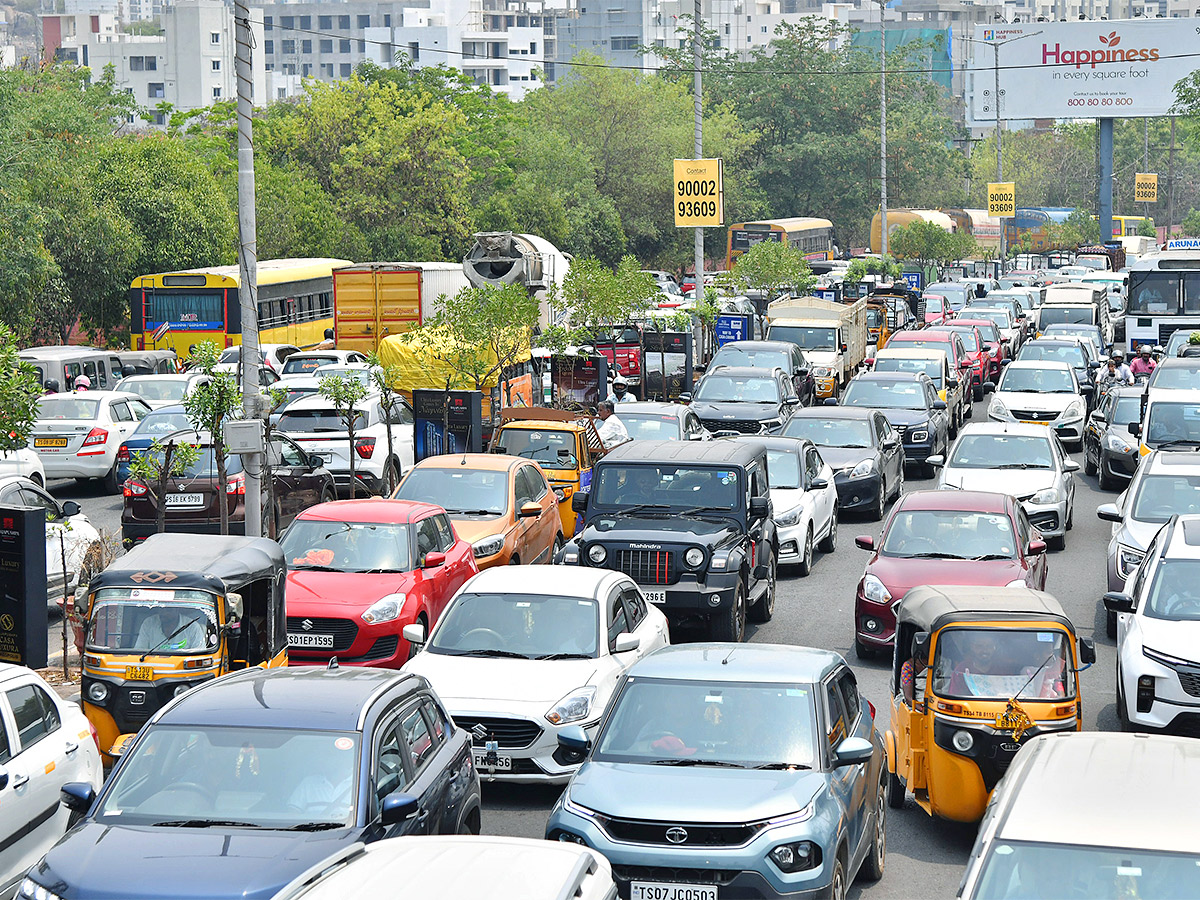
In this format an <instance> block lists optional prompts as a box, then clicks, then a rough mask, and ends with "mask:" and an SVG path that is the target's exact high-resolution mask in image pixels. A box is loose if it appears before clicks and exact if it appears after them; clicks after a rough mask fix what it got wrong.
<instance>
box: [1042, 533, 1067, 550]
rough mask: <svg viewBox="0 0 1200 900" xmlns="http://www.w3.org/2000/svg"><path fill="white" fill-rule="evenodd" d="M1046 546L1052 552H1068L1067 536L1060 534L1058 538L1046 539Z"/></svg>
mask: <svg viewBox="0 0 1200 900" xmlns="http://www.w3.org/2000/svg"><path fill="white" fill-rule="evenodd" d="M1046 546H1047V547H1049V548H1050V549H1051V550H1066V549H1067V536H1066V535H1065V534H1060V535H1059V536H1058V537H1048V538H1046Z"/></svg>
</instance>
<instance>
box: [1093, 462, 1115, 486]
mask: <svg viewBox="0 0 1200 900" xmlns="http://www.w3.org/2000/svg"><path fill="white" fill-rule="evenodd" d="M1096 469H1097V471H1098V472H1099V480H1098V482H1097V483H1098V485H1099V487H1100V490H1102V491H1114V490H1116V489H1117V480H1116V479H1115V478H1113V477H1112V475H1110V474H1109V473H1108V466H1106V465H1104V460H1103V459H1101V460H1100V461H1099V462H1097V464H1096Z"/></svg>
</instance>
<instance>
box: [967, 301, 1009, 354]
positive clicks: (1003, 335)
mask: <svg viewBox="0 0 1200 900" xmlns="http://www.w3.org/2000/svg"><path fill="white" fill-rule="evenodd" d="M985 302H986V301H985ZM959 318H962V319H989V320H991V322H992V323H993V324H994V325H995V326H996V330H997V331H998V332H1000V342H1001V343H1002V344H1004V354H1005V356H1007V357H1009V358H1011V357H1013V356H1016V355H1017V351H1018V350H1019V349H1021V338H1022V336H1023V330H1022V327H1021V325H1020V324H1019V323H1017V322H1015V321H1013V317H1012V313H1011V312H1010V311H1009V310H1007V309H1005V308H1003V307H1001V306H982V305H981V306H967V307H964V308H963V310H962V312H961V313H960V314H959Z"/></svg>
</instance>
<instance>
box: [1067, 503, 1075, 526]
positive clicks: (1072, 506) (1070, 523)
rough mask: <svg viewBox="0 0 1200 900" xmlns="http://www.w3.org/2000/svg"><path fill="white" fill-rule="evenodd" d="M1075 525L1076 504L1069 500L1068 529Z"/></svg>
mask: <svg viewBox="0 0 1200 900" xmlns="http://www.w3.org/2000/svg"><path fill="white" fill-rule="evenodd" d="M1074 527H1075V504H1074V503H1072V502H1071V501H1070V500H1068V501H1067V531H1070V530H1071V529H1072V528H1074Z"/></svg>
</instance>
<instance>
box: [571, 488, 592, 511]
mask: <svg viewBox="0 0 1200 900" xmlns="http://www.w3.org/2000/svg"><path fill="white" fill-rule="evenodd" d="M587 504H588V493H587V491H576V492H575V493H574V494H572V495H571V512H575V513H579V514H580V515H583V514H584V513H586V512H587Z"/></svg>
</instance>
